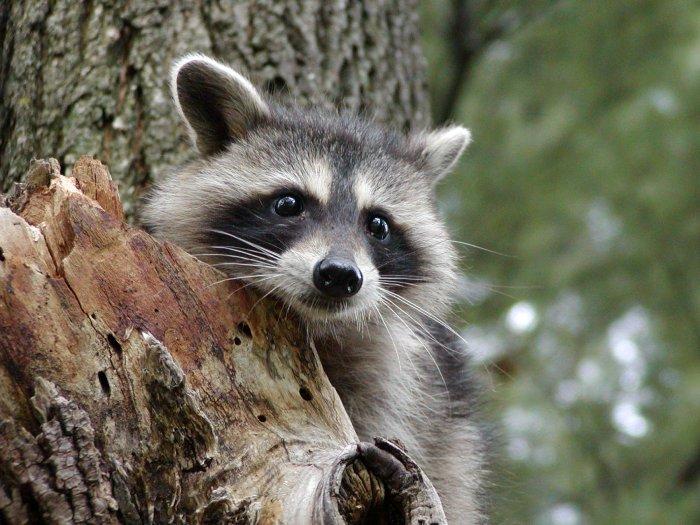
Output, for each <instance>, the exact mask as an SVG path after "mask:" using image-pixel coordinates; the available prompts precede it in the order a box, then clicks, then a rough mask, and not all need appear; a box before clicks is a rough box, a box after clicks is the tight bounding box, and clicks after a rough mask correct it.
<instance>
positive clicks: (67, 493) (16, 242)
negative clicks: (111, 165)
mask: <svg viewBox="0 0 700 525" xmlns="http://www.w3.org/2000/svg"><path fill="white" fill-rule="evenodd" d="M30 172H31V173H30V175H29V176H28V177H26V180H27V183H26V184H25V185H24V186H22V187H21V188H19V189H18V190H17V191H15V192H14V193H13V194H12V195H11V196H10V197H9V198H8V199H6V201H7V202H6V203H5V204H7V205H9V207H0V421H1V422H0V522H2V523H5V522H6V523H33V522H37V521H40V522H45V523H166V522H167V523H311V524H335V523H346V522H347V523H392V524H393V523H411V524H416V525H418V524H420V523H423V524H425V525H427V524H434V523H439V524H442V523H445V518H444V514H443V511H442V507H441V504H440V501H439V499H438V497H437V495H436V493H435V491H434V489H433V487H432V485H431V483H430V481H429V480H428V479H427V478H426V477H425V476H424V475H423V474H422V472H421V470H420V469H419V468H418V466H417V465H416V464H415V463H413V461H411V459H410V458H408V457H407V456H406V455H405V453H404V452H402V451H401V449H400V448H398V447H397V446H396V445H395V444H393V443H391V442H388V441H385V440H382V439H377V440H376V442H375V443H357V436H356V435H355V432H354V430H353V428H352V426H351V424H350V421H349V419H348V417H347V415H346V413H345V411H344V409H343V407H342V405H341V403H340V401H339V398H338V396H337V394H336V392H335V390H334V389H333V388H332V386H331V385H330V383H329V382H328V380H327V378H326V376H325V375H324V373H323V370H322V369H321V366H320V363H319V360H318V357H317V355H316V352H315V350H314V349H313V348H310V347H309V346H308V345H307V344H306V341H305V338H304V336H303V334H301V333H299V331H298V328H297V324H296V323H295V322H294V320H293V319H291V318H285V317H282V316H281V315H280V312H279V311H278V310H277V309H275V305H274V304H272V303H269V302H267V301H258V300H257V299H256V298H255V297H253V296H252V295H250V294H249V293H248V292H247V290H243V289H241V288H240V285H237V284H235V283H233V282H230V281H228V282H220V281H221V279H222V275H221V274H220V273H218V272H217V271H216V270H214V269H213V268H211V267H209V266H207V265H206V264H203V263H201V262H200V261H197V260H196V259H194V258H193V257H191V256H189V255H187V254H186V253H184V252H183V251H182V250H180V249H179V248H177V247H175V246H172V245H169V244H167V243H166V244H161V243H159V242H158V241H156V240H154V239H153V238H151V237H150V236H149V235H148V234H146V233H145V232H143V231H140V230H138V229H135V228H132V227H129V226H127V225H126V224H125V223H124V222H123V220H122V219H123V214H122V209H121V205H120V203H119V200H118V197H117V193H116V187H115V185H114V183H113V182H112V181H111V179H110V177H109V174H108V173H107V171H106V169H105V168H104V167H103V166H102V165H101V164H100V163H99V162H98V161H95V160H93V159H91V158H82V159H81V160H80V161H78V163H77V164H76V165H75V167H74V169H73V171H72V174H73V176H74V178H69V177H64V176H62V175H60V173H59V167H58V163H57V162H56V161H53V160H51V161H39V162H36V163H35V164H34V165H33V167H32V169H31V170H30Z"/></svg>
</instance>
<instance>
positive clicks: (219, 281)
mask: <svg viewBox="0 0 700 525" xmlns="http://www.w3.org/2000/svg"><path fill="white" fill-rule="evenodd" d="M253 277H269V278H270V279H272V278H273V277H283V275H282V274H281V273H262V274H257V273H255V274H251V275H236V276H233V277H227V278H226V279H219V280H218V281H215V282H213V283H210V284H208V285H206V286H205V287H204V288H202V290H206V289H207V288H210V287H211V286H215V285H217V284H221V283H225V282H228V281H240V280H241V279H252V278H253Z"/></svg>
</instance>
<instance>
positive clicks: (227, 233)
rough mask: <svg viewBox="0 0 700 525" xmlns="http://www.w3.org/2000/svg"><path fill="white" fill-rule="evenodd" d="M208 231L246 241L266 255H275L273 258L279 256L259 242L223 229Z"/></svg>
mask: <svg viewBox="0 0 700 525" xmlns="http://www.w3.org/2000/svg"><path fill="white" fill-rule="evenodd" d="M210 231H212V232H214V233H219V234H221V235H226V236H227V237H231V238H232V239H236V240H237V241H241V242H244V243H246V244H247V245H248V246H252V247H253V248H257V249H258V250H260V251H262V252H265V253H267V254H268V255H270V256H272V257H275V258H277V257H279V256H278V254H276V253H275V252H273V251H272V250H268V249H267V248H265V247H264V246H260V245H259V244H257V243H254V242H253V241H249V240H248V239H246V238H244V237H240V236H238V235H234V234H233V233H229V232H225V231H222V230H210Z"/></svg>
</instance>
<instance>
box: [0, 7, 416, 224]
mask: <svg viewBox="0 0 700 525" xmlns="http://www.w3.org/2000/svg"><path fill="white" fill-rule="evenodd" d="M0 46H1V47H2V62H0V190H2V191H7V190H8V189H9V187H10V186H11V183H12V182H13V181H16V180H19V178H20V177H21V176H22V175H23V174H24V172H25V170H26V168H27V166H28V162H29V160H30V159H31V158H33V157H41V156H48V155H51V156H55V157H57V158H58V159H59V161H60V163H61V165H63V166H66V167H67V168H66V169H67V173H70V167H71V166H72V165H73V163H74V162H75V160H76V159H77V158H78V156H79V155H82V154H91V155H95V156H98V157H99V158H100V159H102V160H103V161H104V162H106V163H107V164H108V165H109V166H110V169H111V171H112V174H113V175H114V177H115V180H116V181H117V182H118V184H119V188H120V192H121V196H122V201H123V202H124V205H125V209H126V212H127V215H131V213H132V211H133V205H134V203H135V202H136V199H137V197H138V196H139V195H140V194H141V193H142V191H143V189H144V188H145V187H146V185H147V184H148V183H149V181H150V180H152V179H154V178H157V177H159V176H160V175H161V174H162V173H163V172H164V171H165V170H168V169H170V168H171V167H172V166H174V165H176V164H178V163H180V162H181V161H183V160H185V159H186V158H187V157H188V155H189V153H188V152H189V151H190V148H189V147H187V146H186V145H185V143H184V140H183V139H184V137H185V134H184V130H183V129H182V127H181V126H180V125H179V123H178V122H177V119H176V112H175V111H174V108H173V105H172V103H171V101H170V100H169V98H170V96H169V92H168V89H167V86H166V84H167V82H168V71H169V68H170V65H171V63H172V61H173V59H175V58H177V57H178V56H180V55H182V54H184V53H187V52H192V51H201V52H205V53H208V54H211V55H214V56H216V57H218V58H220V59H222V60H224V61H227V62H230V63H231V64H232V65H234V66H236V67H238V68H241V69H242V70H244V71H246V70H247V71H248V72H249V73H250V75H251V76H252V78H253V80H254V81H255V82H256V83H258V84H259V85H261V86H264V87H265V88H266V89H267V90H269V91H274V92H281V93H286V94H288V95H290V96H293V97H294V98H295V100H297V101H302V102H306V103H309V104H314V105H320V106H326V107H332V106H335V105H337V106H342V107H344V108H349V109H351V110H353V111H366V112H369V113H371V114H374V115H375V116H376V117H377V118H378V120H380V121H384V122H387V123H390V124H392V125H394V126H397V127H400V128H408V127H423V126H426V125H427V124H428V121H429V115H428V107H427V96H426V89H425V75H424V67H423V59H422V54H421V51H420V47H419V35H418V28H417V13H416V0H391V1H389V0H387V1H382V2H376V1H373V0H366V1H360V0H357V1H352V2H347V1H345V0H305V1H303V2H299V1H295V0H256V1H251V0H249V1H235V2H234V1H231V2H228V1H220V2H219V1H212V0H201V1H199V2H189V1H185V0H175V1H171V0H139V1H131V2H130V1H126V0H121V1H119V0H118V1H116V2H112V1H106V0H85V1H82V2H76V1H74V0H3V1H2V2H0Z"/></svg>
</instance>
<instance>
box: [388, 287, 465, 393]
mask: <svg viewBox="0 0 700 525" xmlns="http://www.w3.org/2000/svg"><path fill="white" fill-rule="evenodd" d="M386 300H387V301H388V302H389V303H390V304H392V305H393V306H395V307H396V308H398V309H399V310H400V311H401V312H403V313H404V314H405V315H408V314H407V313H406V311H405V310H404V309H403V308H401V307H400V306H399V305H397V304H396V303H394V302H393V301H392V300H391V299H389V298H386ZM394 315H396V318H397V319H398V320H399V321H401V323H402V324H403V325H404V326H405V327H406V330H408V331H409V332H410V333H411V335H412V336H413V337H415V339H416V340H417V341H418V342H419V343H420V345H421V346H422V347H423V349H424V350H425V352H426V353H427V354H428V356H429V357H430V360H431V361H432V362H433V364H434V365H435V369H436V370H437V372H438V374H440V379H441V380H442V384H443V386H444V387H445V394H446V395H447V402H448V406H451V405H452V400H451V398H450V389H449V388H448V387H447V381H445V376H444V375H443V374H442V369H441V368H440V365H438V363H437V361H436V360H435V356H434V355H433V353H432V352H431V351H430V348H428V345H426V344H425V342H423V339H422V338H420V337H417V336H416V332H415V330H412V329H411V327H410V326H408V323H407V322H406V321H405V320H404V319H403V318H402V317H401V316H400V315H397V314H396V313H395V312H394ZM409 317H410V316H409Z"/></svg>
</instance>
